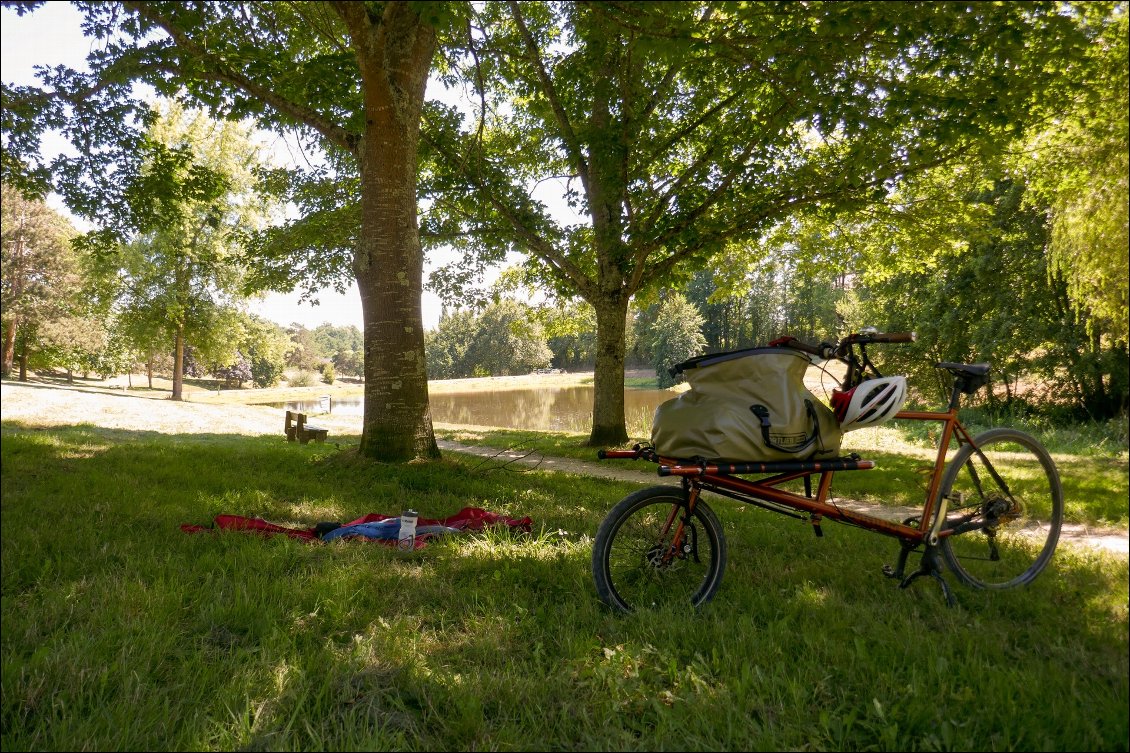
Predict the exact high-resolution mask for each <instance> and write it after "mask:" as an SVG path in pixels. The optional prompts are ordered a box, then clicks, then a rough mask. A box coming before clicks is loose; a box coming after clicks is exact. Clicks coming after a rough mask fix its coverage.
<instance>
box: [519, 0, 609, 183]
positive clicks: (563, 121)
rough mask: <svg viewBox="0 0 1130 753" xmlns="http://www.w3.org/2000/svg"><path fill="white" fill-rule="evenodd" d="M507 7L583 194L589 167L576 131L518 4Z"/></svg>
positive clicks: (587, 179)
mask: <svg viewBox="0 0 1130 753" xmlns="http://www.w3.org/2000/svg"><path fill="white" fill-rule="evenodd" d="M507 5H509V6H510V14H511V16H512V17H513V18H514V23H515V24H517V26H518V31H519V32H520V33H521V35H522V40H523V41H524V42H525V43H526V52H527V55H528V57H527V61H528V62H529V63H531V64H533V66H534V68H535V70H536V71H537V76H538V81H539V82H540V83H541V86H542V91H543V92H544V93H545V97H546V99H548V100H549V104H550V106H551V107H552V108H553V115H554V117H555V118H556V119H557V126H558V127H559V128H560V129H561V137H562V140H563V141H564V142H565V147H566V149H568V151H569V156H570V157H572V159H573V162H574V163H575V164H576V166H577V172H578V173H579V174H580V176H581V181H582V182H583V183H584V185H585V192H586V193H588V190H589V165H588V160H586V159H585V154H584V151H583V150H582V149H581V142H580V140H579V139H578V138H577V134H576V131H574V130H573V124H572V123H570V122H569V115H568V113H566V112H565V106H564V105H563V104H562V103H561V98H560V97H559V96H558V95H557V89H556V88H555V87H554V86H553V79H552V78H550V75H549V71H547V70H546V69H545V63H544V62H543V61H542V57H541V50H539V49H538V43H537V40H536V39H534V37H533V35H532V34H531V33H530V29H529V27H528V26H527V25H526V20H525V18H524V17H523V16H522V11H521V9H520V7H519V3H517V2H515V0H509V1H508V3H507Z"/></svg>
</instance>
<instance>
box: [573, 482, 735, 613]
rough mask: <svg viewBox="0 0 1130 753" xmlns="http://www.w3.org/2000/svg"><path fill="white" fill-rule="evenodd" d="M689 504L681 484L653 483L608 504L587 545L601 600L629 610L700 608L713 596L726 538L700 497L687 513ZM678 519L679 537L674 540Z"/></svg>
mask: <svg viewBox="0 0 1130 753" xmlns="http://www.w3.org/2000/svg"><path fill="white" fill-rule="evenodd" d="M688 505H689V497H688V494H687V491H686V490H685V489H682V488H679V487H673V486H653V487H649V488H647V489H641V490H640V491H638V492H635V493H633V494H630V495H628V496H627V497H625V498H624V499H622V500H621V501H620V502H619V503H618V504H617V505H616V506H615V507H613V508H612V510H611V511H610V512H609V513H608V515H607V516H606V517H605V518H604V520H603V521H602V522H601V524H600V527H599V529H598V530H597V533H596V540H595V541H594V543H593V549H592V574H593V580H594V582H595V583H596V591H597V594H598V595H599V596H600V599H601V601H603V602H604V603H605V604H607V605H608V606H610V607H612V608H613V609H615V610H617V611H619V612H624V613H628V612H632V611H634V610H635V609H637V608H643V607H647V608H659V607H664V606H678V605H687V606H691V607H699V606H701V605H703V604H705V603H706V602H708V601H709V600H710V599H711V598H712V597H713V596H714V593H715V592H716V591H717V590H718V586H719V584H720V583H721V581H722V574H723V573H724V572H725V569H726V537H725V535H724V534H723V532H722V524H721V523H719V522H718V517H717V516H716V515H715V514H714V511H713V510H711V509H710V507H709V506H707V504H706V502H704V501H703V499H702V497H701V496H700V497H699V498H698V501H697V502H696V503H695V508H694V512H693V513H690V515H689V516H688V514H687V513H688ZM680 522H681V523H682V524H683V526H682V529H683V531H684V534H683V536H682V537H681V538H682V541H681V542H674V541H673V538H674V536H676V535H677V531H678V530H679V528H680V526H679V525H678V524H679V523H680ZM672 544H676V546H675V547H674V549H672ZM684 545H685V546H684Z"/></svg>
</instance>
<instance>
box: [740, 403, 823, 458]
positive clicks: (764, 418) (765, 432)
mask: <svg viewBox="0 0 1130 753" xmlns="http://www.w3.org/2000/svg"><path fill="white" fill-rule="evenodd" d="M804 407H805V408H806V409H807V410H808V417H809V418H811V419H812V435H811V436H809V437H808V439H807V440H806V441H805V443H804V444H801V445H797V446H796V447H782V446H781V445H779V444H777V443H776V442H774V441H773V440H772V439H770V438H769V430H770V429H771V428H773V426H772V424H771V423H769V409H768V408H766V407H765V406H764V405H757V404H754V405H751V406H749V409H750V410H751V411H753V415H755V416H757V419H758V420H759V421H760V422H761V439H762V440H763V441H764V442H765V446H766V447H771V448H773V449H774V450H777V451H778V452H788V453H793V452H800V451H801V450H806V449H808V447H809V446H810V445H811V444H812V443H813V442H815V441H816V440H817V438H818V437H819V436H820V419H819V418H817V416H816V409H815V408H813V407H812V401H811V400H805V401H804Z"/></svg>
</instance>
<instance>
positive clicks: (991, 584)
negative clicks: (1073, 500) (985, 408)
mask: <svg viewBox="0 0 1130 753" xmlns="http://www.w3.org/2000/svg"><path fill="white" fill-rule="evenodd" d="M974 443H975V445H976V448H977V449H974V445H965V446H963V447H962V448H961V449H960V450H958V452H957V454H956V455H955V456H954V459H953V461H952V462H951V463H950V465H949V467H947V468H946V472H945V475H944V476H943V477H942V484H941V492H940V493H941V494H942V495H943V496H944V497H945V498H946V500H947V502H948V509H947V511H946V520H945V522H944V524H943V525H942V527H941V529H940V534H941V536H943V538H942V541H941V548H942V555H943V556H944V557H945V560H946V564H947V565H949V568H950V570H952V571H953V573H954V574H955V575H956V576H957V577H958V578H959V579H960V580H961V581H962V582H964V583H966V584H967V585H970V586H973V587H974V588H989V589H1004V588H1012V587H1014V586H1021V585H1025V584H1027V583H1031V582H1032V580H1033V579H1035V577H1036V576H1037V575H1039V574H1040V572H1041V571H1042V570H1043V569H1044V568H1045V567H1047V564H1048V561H1049V560H1050V559H1051V557H1052V554H1053V553H1054V552H1055V547H1056V543H1057V542H1058V541H1059V531H1060V528H1061V527H1062V526H1063V487H1062V486H1061V485H1060V481H1059V473H1058V472H1057V471H1056V467H1055V463H1054V462H1052V458H1051V455H1049V454H1048V451H1047V450H1045V449H1044V447H1043V446H1042V445H1041V444H1040V443H1039V442H1037V441H1036V440H1035V439H1033V438H1032V437H1030V436H1028V435H1027V434H1025V433H1023V432H1020V431H1016V430H1014V429H992V430H990V431H987V432H985V433H984V434H982V435H981V436H979V437H977V438H976V439H975V440H974ZM947 532H950V533H949V535H946V534H947Z"/></svg>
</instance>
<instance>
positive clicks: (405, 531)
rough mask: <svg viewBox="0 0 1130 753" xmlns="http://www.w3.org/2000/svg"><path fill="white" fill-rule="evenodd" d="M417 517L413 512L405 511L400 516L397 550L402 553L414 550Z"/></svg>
mask: <svg viewBox="0 0 1130 753" xmlns="http://www.w3.org/2000/svg"><path fill="white" fill-rule="evenodd" d="M418 517H419V516H418V515H417V514H416V511H415V510H405V511H404V513H403V514H402V515H401V516H400V536H399V537H398V541H397V548H398V549H400V551H402V552H410V551H412V550H413V549H415V548H416V519H417V518H418Z"/></svg>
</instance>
